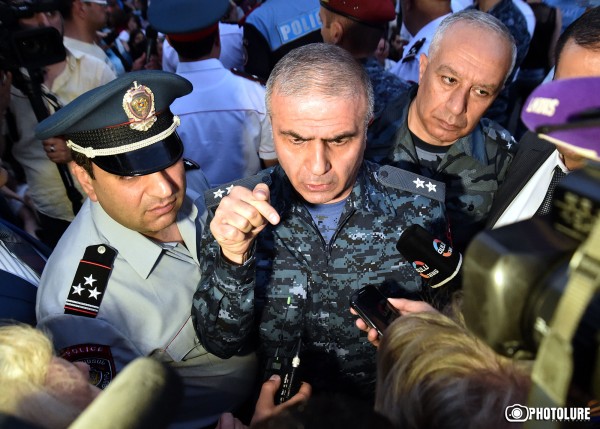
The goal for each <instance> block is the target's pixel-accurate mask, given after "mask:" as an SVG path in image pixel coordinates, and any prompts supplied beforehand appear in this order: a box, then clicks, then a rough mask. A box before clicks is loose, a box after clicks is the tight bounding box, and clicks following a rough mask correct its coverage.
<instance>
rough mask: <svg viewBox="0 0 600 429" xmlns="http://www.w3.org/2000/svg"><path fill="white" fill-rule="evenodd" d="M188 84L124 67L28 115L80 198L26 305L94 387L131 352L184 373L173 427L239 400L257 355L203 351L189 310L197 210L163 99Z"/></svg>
mask: <svg viewBox="0 0 600 429" xmlns="http://www.w3.org/2000/svg"><path fill="white" fill-rule="evenodd" d="M191 90H192V85H191V84H190V82H188V81H187V80H186V79H184V78H182V77H179V76H177V75H174V74H171V73H166V72H162V71H140V72H132V73H128V74H126V75H124V76H122V77H120V78H118V79H116V80H114V81H113V82H111V83H109V84H107V85H104V86H102V87H99V88H97V89H95V90H92V91H90V92H87V93H85V94H83V95H82V96H80V97H79V98H77V99H76V100H75V101H73V102H72V103H70V104H69V105H67V106H66V107H65V108H63V109H61V110H60V111H58V112H57V113H56V114H55V115H52V116H51V117H50V118H48V119H47V120H45V121H43V122H41V123H40V124H39V125H38V127H37V129H36V134H37V136H38V138H40V139H44V138H48V137H50V136H56V135H64V136H65V138H66V140H67V144H68V146H69V147H70V148H71V150H72V154H73V159H74V161H75V165H73V166H72V171H73V173H74V175H75V176H76V178H77V179H78V181H79V182H80V183H81V186H82V188H83V189H84V191H85V192H86V194H87V196H88V198H87V200H86V201H85V203H84V204H83V207H82V209H81V211H80V212H79V213H78V215H77V216H76V218H75V220H74V221H73V223H72V224H71V225H70V227H69V228H68V229H67V231H66V232H65V234H64V235H63V237H62V238H61V240H60V242H59V243H58V245H57V247H56V248H55V250H54V252H53V254H52V256H51V258H50V259H49V261H48V263H47V265H46V269H45V271H44V273H43V275H42V278H41V281H40V286H39V291H38V295H37V306H36V315H37V318H38V326H39V327H40V328H43V329H48V330H49V331H50V332H51V333H52V337H53V340H54V345H55V347H56V349H57V350H59V351H60V353H61V356H62V357H64V358H66V359H68V360H70V361H81V362H86V363H87V364H88V365H89V366H90V374H91V377H92V380H91V381H92V382H93V383H94V384H96V385H97V386H98V387H101V388H104V387H105V386H106V385H107V384H108V383H109V382H110V381H111V380H112V378H113V377H114V376H115V375H116V374H117V373H118V372H119V371H120V370H122V369H123V367H124V366H125V365H126V364H127V363H128V362H131V361H132V360H133V359H135V358H136V357H138V356H152V357H155V358H156V359H159V360H161V361H163V362H166V363H168V364H170V365H171V366H173V367H174V368H175V369H176V370H178V371H179V373H180V374H181V375H182V377H183V381H184V384H185V397H184V404H183V405H182V407H181V410H180V413H179V415H178V420H177V421H178V423H180V425H179V426H177V427H193V428H198V427H203V426H207V425H210V424H213V423H214V422H215V421H216V420H217V419H218V416H219V415H220V413H222V412H223V411H225V410H230V409H232V408H233V407H235V406H236V405H238V404H240V402H242V401H243V400H244V399H245V396H246V392H247V391H248V390H249V389H250V385H251V384H252V382H253V380H254V369H255V358H254V356H253V355H247V356H242V357H235V358H233V359H229V360H221V359H218V358H217V357H216V356H213V355H211V354H209V353H208V352H207V351H206V350H205V349H204V348H203V347H202V346H201V345H200V344H199V342H198V339H197V337H196V335H195V333H194V327H193V325H192V323H191V319H190V304H191V296H192V294H193V292H194V290H195V287H196V285H197V284H198V282H199V281H200V278H201V271H200V268H199V263H198V256H199V253H200V252H199V250H198V244H199V241H200V240H199V236H200V234H201V232H202V229H203V227H204V222H205V219H206V210H205V206H204V200H203V197H202V196H201V195H199V194H198V193H196V192H194V191H192V190H190V189H188V190H187V191H186V179H185V172H184V163H183V159H182V153H183V145H182V144H181V140H180V139H179V137H178V135H177V133H176V132H175V129H176V128H177V126H178V125H179V118H178V117H177V116H175V115H173V113H172V112H171V111H170V109H169V105H170V104H171V103H172V102H173V100H174V99H175V98H177V97H182V96H184V95H186V94H189V93H190V92H191Z"/></svg>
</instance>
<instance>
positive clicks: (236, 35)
mask: <svg viewBox="0 0 600 429" xmlns="http://www.w3.org/2000/svg"><path fill="white" fill-rule="evenodd" d="M219 38H220V39H221V55H220V56H219V60H221V62H222V63H223V66H224V67H225V68H226V69H233V68H236V69H238V70H244V63H245V62H246V57H245V53H244V41H243V38H244V30H243V29H242V27H240V26H238V25H237V24H227V23H223V22H219ZM177 64H179V58H178V56H177V52H175V49H173V47H172V46H171V45H170V44H169V41H168V40H167V39H165V41H164V42H163V59H162V68H163V70H164V71H168V72H171V73H175V70H177Z"/></svg>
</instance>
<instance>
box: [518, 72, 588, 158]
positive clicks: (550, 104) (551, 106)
mask: <svg viewBox="0 0 600 429" xmlns="http://www.w3.org/2000/svg"><path fill="white" fill-rule="evenodd" d="M599 94H600V78H598V77H586V78H577V79H563V80H558V81H553V82H548V83H545V84H543V85H540V86H538V87H537V88H536V89H535V90H534V91H533V92H532V93H531V95H530V96H529V98H528V99H527V102H526V103H525V105H524V107H523V111H522V112H521V119H522V120H523V123H524V124H525V125H526V126H527V128H529V129H530V130H531V131H534V132H538V133H541V134H545V135H548V136H550V137H552V138H554V139H558V140H560V141H561V142H564V143H566V144H567V145H569V146H574V147H576V148H580V149H585V150H591V151H594V152H595V153H596V156H595V158H596V159H600V97H599ZM584 113H588V115H586V118H588V119H587V121H588V122H590V121H591V122H592V124H591V125H590V126H585V127H576V128H573V129H565V130H550V131H547V132H544V130H540V129H539V128H540V127H542V126H552V125H562V124H567V123H569V124H575V123H577V122H580V120H581V115H582V114H584Z"/></svg>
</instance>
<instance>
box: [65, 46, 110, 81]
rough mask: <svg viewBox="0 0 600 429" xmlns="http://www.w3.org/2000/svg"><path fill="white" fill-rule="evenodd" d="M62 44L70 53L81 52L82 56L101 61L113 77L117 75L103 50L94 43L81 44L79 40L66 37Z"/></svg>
mask: <svg viewBox="0 0 600 429" xmlns="http://www.w3.org/2000/svg"><path fill="white" fill-rule="evenodd" d="M63 43H64V45H65V47H66V48H68V49H69V50H71V51H79V52H83V53H84V54H88V55H91V56H93V57H96V58H98V59H99V60H101V61H104V63H106V64H108V66H109V67H110V69H111V70H112V71H113V73H114V74H115V75H116V74H117V70H116V69H115V66H114V65H113V63H112V61H111V60H110V58H108V55H106V52H104V50H103V49H102V48H101V47H100V46H98V45H96V44H95V43H87V42H82V41H81V40H77V39H73V38H71V37H67V36H64V37H63Z"/></svg>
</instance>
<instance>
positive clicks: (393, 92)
mask: <svg viewBox="0 0 600 429" xmlns="http://www.w3.org/2000/svg"><path fill="white" fill-rule="evenodd" d="M362 63H363V67H364V68H365V71H366V72H367V75H368V76H369V79H370V80H371V85H372V86H373V95H374V98H375V105H374V106H373V122H374V123H376V122H377V121H379V118H380V116H381V115H382V113H383V111H384V109H385V107H386V106H387V105H388V104H389V103H390V102H391V101H393V100H396V99H398V98H401V97H403V96H404V95H405V94H406V93H408V91H409V90H410V88H411V87H412V85H413V84H411V83H408V82H406V81H405V80H403V79H400V78H399V77H398V76H396V75H395V74H393V73H390V72H389V71H387V70H385V69H384V68H383V66H382V65H381V64H379V62H378V61H377V60H376V59H375V58H374V57H370V58H367V59H365V60H363V62H362ZM376 129H378V127H376V126H371V127H369V129H368V130H367V149H366V150H365V159H369V160H371V161H374V162H380V161H381V160H382V159H383V157H384V156H385V153H383V154H381V153H380V151H378V148H379V147H380V146H382V145H385V144H386V142H387V139H388V138H389V136H388V135H387V134H381V135H380V134H379V133H375V132H374V130H376ZM388 131H389V130H388Z"/></svg>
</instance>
